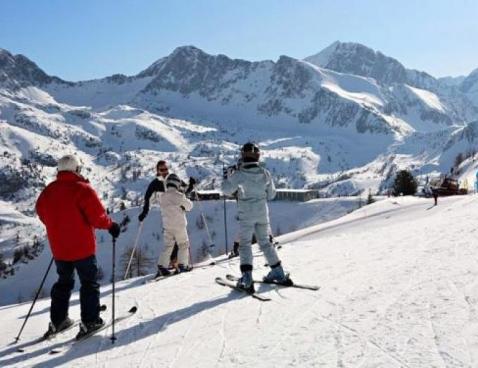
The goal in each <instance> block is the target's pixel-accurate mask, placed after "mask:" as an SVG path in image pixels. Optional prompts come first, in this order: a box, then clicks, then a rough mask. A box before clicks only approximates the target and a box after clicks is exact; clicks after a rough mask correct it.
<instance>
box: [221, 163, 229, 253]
mask: <svg viewBox="0 0 478 368" xmlns="http://www.w3.org/2000/svg"><path fill="white" fill-rule="evenodd" d="M224 169H225V167H224V161H222V171H223V172H224ZM222 195H223V199H224V240H225V241H224V244H225V246H226V254H227V253H228V249H227V209H226V195H225V194H224V193H222Z"/></svg>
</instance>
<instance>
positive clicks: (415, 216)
mask: <svg viewBox="0 0 478 368" xmlns="http://www.w3.org/2000/svg"><path fill="white" fill-rule="evenodd" d="M429 207H430V203H429V201H426V200H423V199H416V198H399V199H390V200H384V201H382V202H379V203H376V204H374V205H372V206H367V207H364V208H363V209H361V210H359V211H356V213H352V214H350V215H348V216H345V217H344V218H341V219H338V220H334V221H332V222H330V223H326V224H323V225H320V226H319V227H318V228H317V229H315V230H314V229H311V230H310V231H309V230H305V231H304V232H303V234H304V235H303V236H301V235H300V234H301V233H297V234H296V235H295V239H294V240H292V241H291V242H290V243H286V244H284V243H282V244H283V247H282V249H281V250H280V251H279V252H280V256H281V258H282V260H283V262H284V265H285V267H286V269H290V271H291V274H292V277H293V278H294V279H295V280H296V281H297V282H304V283H316V284H318V285H319V286H320V287H321V288H320V290H319V291H317V292H314V291H308V290H299V289H293V288H283V287H277V286H274V285H263V284H258V287H257V291H258V292H259V293H262V294H264V295H267V296H270V297H271V298H272V301H270V302H260V301H257V300H255V299H253V298H251V297H249V296H247V295H242V294H241V293H238V292H236V291H234V290H229V289H227V288H224V287H221V286H219V285H216V284H215V283H214V277H216V276H219V275H224V274H225V273H235V274H238V260H237V259H233V260H229V261H226V262H224V263H223V264H221V266H222V267H217V266H216V267H210V268H203V269H196V270H194V271H193V272H191V273H188V274H183V275H179V276H177V277H174V278H170V279H165V280H162V281H159V282H156V283H149V284H145V285H142V284H140V283H138V282H134V280H128V281H127V282H126V284H125V285H130V286H129V287H123V288H119V290H120V291H119V292H118V294H117V298H118V299H117V306H118V307H117V310H118V313H120V312H121V311H124V310H126V309H128V308H129V307H130V306H131V305H133V304H137V305H138V306H139V310H138V312H137V314H136V315H135V316H134V317H132V318H131V319H128V320H126V321H124V322H121V323H119V324H118V325H117V328H116V334H117V337H118V340H117V342H116V343H115V344H114V345H113V344H111V341H110V340H109V337H110V334H111V329H107V330H105V331H104V332H102V333H101V334H100V335H99V336H95V337H93V338H91V339H90V340H88V341H86V342H85V343H83V344H78V346H72V347H70V348H69V349H67V350H66V351H65V352H63V353H61V354H59V355H48V354H47V352H48V351H50V349H51V348H52V347H55V346H60V345H61V344H62V342H63V341H66V340H67V339H68V338H70V337H71V336H74V334H76V330H74V331H72V332H71V333H67V334H66V335H67V336H64V337H60V338H58V339H57V340H55V341H54V342H46V343H43V344H39V345H34V346H32V347H31V348H30V349H28V351H27V352H25V353H24V354H18V353H15V352H14V350H15V349H16V346H13V347H12V346H8V344H9V343H10V342H11V339H12V338H13V334H14V333H15V332H16V331H17V329H18V328H19V326H20V324H21V316H24V315H25V313H26V311H27V310H28V308H29V304H28V303H25V304H21V305H18V306H16V307H9V308H2V309H0V317H1V319H2V321H6V322H7V323H6V331H8V333H4V334H2V335H1V336H0V366H2V367H3V366H6V367H57V366H63V367H70V366H75V367H88V368H93V367H115V368H118V367H156V366H164V367H171V368H180V367H193V366H194V367H211V366H214V367H259V366H260V367H285V366H287V367H341V368H348V367H354V368H358V367H361V368H369V367H387V368H388V367H390V368H398V367H410V368H415V367H418V368H429V367H440V368H442V367H443V368H458V367H460V368H465V367H466V368H474V367H476V366H477V365H476V363H477V360H478V359H477V358H478V333H477V331H478V296H477V295H478V281H476V280H478V278H477V277H478V259H477V258H476V250H475V246H474V238H473V236H474V235H475V231H474V230H475V229H474V227H475V224H474V220H473V216H470V215H469V214H470V213H473V211H474V210H475V211H478V201H477V199H476V198H475V197H473V196H466V197H459V198H458V197H457V198H442V199H440V203H439V205H438V206H437V207H436V208H434V209H433V211H427V208H429ZM450 224H453V226H450ZM312 230H313V231H312ZM254 262H255V266H256V268H255V271H254V273H255V276H256V277H260V276H261V275H262V274H264V273H265V272H266V271H267V268H265V267H264V266H263V264H264V261H263V258H262V257H255V261H254ZM103 291H104V290H103ZM74 298H77V295H76V294H75V295H74ZM110 299H111V298H105V297H104V298H102V303H105V304H107V305H108V307H109V308H110V306H109V304H110V302H111V301H110ZM48 304H49V300H48V299H43V300H40V301H39V302H38V304H37V306H36V307H35V310H37V311H41V312H39V313H37V314H34V315H33V316H32V317H31V321H29V323H28V324H27V327H26V329H25V332H24V336H23V337H22V340H21V342H20V343H19V345H20V346H21V345H22V344H28V342H29V341H30V340H33V339H34V338H35V337H36V336H38V335H39V334H41V333H42V332H43V330H44V328H46V325H47V322H48ZM108 310H110V309H108ZM70 313H71V315H72V316H73V317H76V315H77V314H78V313H79V306H78V305H77V304H75V305H74V306H73V307H72V308H71V312H70ZM107 319H109V316H108V317H107Z"/></svg>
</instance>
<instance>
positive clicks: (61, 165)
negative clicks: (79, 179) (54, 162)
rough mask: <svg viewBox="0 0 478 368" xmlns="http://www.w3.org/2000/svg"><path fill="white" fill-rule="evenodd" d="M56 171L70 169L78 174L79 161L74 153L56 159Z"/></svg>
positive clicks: (79, 168) (79, 169)
mask: <svg viewBox="0 0 478 368" xmlns="http://www.w3.org/2000/svg"><path fill="white" fill-rule="evenodd" d="M58 171H72V172H74V173H77V174H79V173H80V171H81V164H80V161H79V160H78V158H77V157H76V156H74V155H65V156H63V157H62V158H60V159H59V160H58Z"/></svg>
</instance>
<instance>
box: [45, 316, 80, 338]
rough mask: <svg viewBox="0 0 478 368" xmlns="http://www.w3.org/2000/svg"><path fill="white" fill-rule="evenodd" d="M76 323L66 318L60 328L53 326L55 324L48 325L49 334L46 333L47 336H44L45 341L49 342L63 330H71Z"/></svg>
mask: <svg viewBox="0 0 478 368" xmlns="http://www.w3.org/2000/svg"><path fill="white" fill-rule="evenodd" d="M74 323H75V321H73V320H72V319H71V318H69V317H66V318H65V319H64V320H63V322H61V323H60V324H59V325H58V326H55V325H54V324H53V322H50V323H49V324H48V330H47V332H45V334H44V335H43V338H44V339H45V340H48V339H49V338H51V337H53V336H54V335H55V334H57V333H59V332H61V331H63V330H66V329H67V328H70V327H71V326H72V325H73V324H74Z"/></svg>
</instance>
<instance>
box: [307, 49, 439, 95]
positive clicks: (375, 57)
mask: <svg viewBox="0 0 478 368" xmlns="http://www.w3.org/2000/svg"><path fill="white" fill-rule="evenodd" d="M304 60H305V61H308V62H309V63H311V64H315V65H317V66H320V67H323V68H326V69H331V70H335V71H337V72H340V73H347V74H355V75H360V76H363V77H370V78H374V79H375V80H376V81H377V82H378V83H380V84H382V85H389V84H393V83H403V84H405V83H406V84H409V85H412V86H414V87H418V88H431V89H433V90H437V89H438V88H439V82H438V81H437V80H436V79H435V78H433V77H432V76H431V75H429V74H427V73H425V72H421V71H417V70H413V69H406V68H405V67H404V66H403V65H402V64H401V63H400V62H399V61H398V60H396V59H394V58H392V57H390V56H386V55H384V54H382V53H381V52H380V51H375V50H373V49H371V48H369V47H367V46H364V45H362V44H359V43H353V42H339V41H336V42H334V43H332V44H331V45H330V46H328V47H326V48H325V49H324V50H322V51H321V52H319V53H318V54H315V55H312V56H309V57H306V58H305V59H304Z"/></svg>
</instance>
